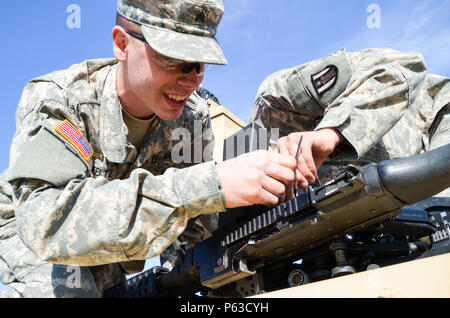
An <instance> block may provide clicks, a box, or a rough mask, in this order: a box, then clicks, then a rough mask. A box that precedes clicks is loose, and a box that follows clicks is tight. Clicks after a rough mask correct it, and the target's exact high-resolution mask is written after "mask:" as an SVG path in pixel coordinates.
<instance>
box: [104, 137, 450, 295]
mask: <svg viewBox="0 0 450 318" xmlns="http://www.w3.org/2000/svg"><path fill="white" fill-rule="evenodd" d="M449 163H450V144H448V145H446V146H443V147H440V148H438V149H435V150H432V151H429V152H426V153H423V154H419V155H414V156H411V157H407V158H403V159H394V160H387V161H383V162H380V163H378V164H375V163H373V164H369V165H367V166H364V167H354V166H349V167H347V168H346V169H345V170H344V171H343V172H342V173H340V174H339V175H338V176H337V177H336V178H334V179H333V180H331V181H329V182H327V183H325V184H323V185H321V186H319V187H315V188H312V187H309V188H308V189H307V190H306V191H304V192H299V193H298V194H297V196H296V197H295V198H293V199H291V200H289V201H287V202H285V203H283V204H281V205H279V206H277V207H274V208H271V209H268V208H265V207H262V206H253V207H243V208H237V209H231V210H228V211H227V212H225V213H221V214H220V215H219V229H218V230H217V231H215V232H214V233H213V235H212V236H211V237H210V238H208V239H206V240H204V241H202V242H200V243H199V244H197V245H196V246H195V247H194V248H192V249H188V250H187V251H186V254H185V258H184V263H183V264H181V265H178V266H176V267H175V268H174V269H173V270H172V271H171V272H169V273H164V271H161V270H160V268H158V270H155V269H151V270H149V271H147V272H144V273H142V274H140V275H138V276H136V277H135V278H133V279H132V280H130V281H127V282H126V284H124V285H122V286H116V287H114V288H113V289H110V290H108V291H106V292H105V294H104V296H106V297H124V296H127V297H137V296H147V297H148V296H164V295H165V296H177V295H178V296H183V295H193V293H194V292H195V290H197V291H198V290H199V289H201V288H202V287H203V288H205V287H206V288H209V289H218V288H220V287H222V286H225V285H227V284H230V283H232V282H235V281H237V280H240V279H242V278H245V277H247V276H251V275H254V274H256V272H257V271H258V270H259V269H261V268H264V266H267V265H269V264H274V263H277V262H282V261H283V260H286V259H290V258H292V257H293V256H295V255H301V254H302V253H305V252H307V251H308V250H310V249H312V248H314V247H318V246H321V245H322V244H324V243H326V242H329V241H331V240H333V239H335V238H338V237H341V236H343V235H345V234H348V233H353V232H357V231H359V230H362V229H365V228H367V227H369V226H371V225H374V224H377V223H379V222H381V221H384V220H386V219H388V218H390V217H393V216H395V215H397V214H399V213H400V212H401V211H402V210H401V208H402V207H404V206H406V205H409V204H413V203H415V202H418V201H421V200H423V199H425V198H428V197H430V196H433V195H435V194H437V193H439V192H441V191H443V190H445V189H446V188H448V187H449V186H450V164H449ZM143 280H145V281H143ZM143 288H144V289H143Z"/></svg>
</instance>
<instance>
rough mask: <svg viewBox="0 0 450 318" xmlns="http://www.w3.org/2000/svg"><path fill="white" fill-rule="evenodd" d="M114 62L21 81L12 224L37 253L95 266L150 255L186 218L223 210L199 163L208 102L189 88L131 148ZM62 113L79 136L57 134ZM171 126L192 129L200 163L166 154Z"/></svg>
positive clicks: (205, 148)
mask: <svg viewBox="0 0 450 318" xmlns="http://www.w3.org/2000/svg"><path fill="white" fill-rule="evenodd" d="M117 66H118V64H117V61H116V60H114V59H101V60H90V61H86V62H84V63H81V64H77V65H73V66H72V67H70V68H69V69H68V70H64V71H57V72H53V73H51V74H49V75H45V76H43V77H40V78H37V79H34V80H32V81H30V82H29V83H28V85H27V86H26V87H25V89H24V92H23V95H22V98H21V101H20V104H19V107H18V110H17V113H16V126H17V131H16V134H15V137H14V140H13V145H12V148H11V157H10V169H9V172H10V178H9V179H10V183H11V185H12V186H13V190H14V212H15V217H16V219H17V232H18V234H19V236H20V238H21V240H22V241H23V242H24V243H25V245H26V246H28V247H29V248H30V249H31V250H32V251H33V252H34V253H35V254H36V255H38V256H39V258H40V259H42V260H44V261H47V262H51V263H58V264H75V265H79V266H95V265H101V264H107V263H114V262H121V261H128V260H144V259H149V258H152V257H154V256H156V255H158V254H160V253H161V252H162V251H163V250H164V249H165V248H166V247H168V246H169V245H170V244H171V243H172V242H173V241H174V240H175V239H176V238H177V237H178V236H179V235H180V234H181V233H182V232H183V230H184V229H185V227H186V224H187V222H188V220H190V219H192V218H195V217H196V216H199V215H200V214H212V213H215V212H221V211H224V210H225V203H224V195H223V191H222V190H221V185H220V181H219V179H218V176H217V173H216V172H215V169H214V163H213V162H212V161H209V162H203V159H204V158H205V159H207V160H208V159H211V158H212V150H213V149H212V148H213V144H214V143H213V135H212V131H211V129H210V124H211V122H210V117H209V111H208V106H207V103H206V102H205V101H204V100H202V99H201V98H200V97H199V96H198V95H197V94H193V95H192V96H191V97H190V99H189V100H188V103H187V105H186V107H185V109H184V112H183V113H182V115H181V117H180V118H179V119H178V120H176V121H171V122H166V121H162V120H157V121H156V123H155V124H154V125H153V127H152V128H151V129H152V130H151V131H150V130H149V133H148V135H147V137H146V140H145V141H144V144H143V145H142V148H141V149H140V151H138V150H137V149H135V148H134V146H133V145H132V144H131V143H130V142H129V140H128V139H127V127H126V125H125V124H124V122H123V118H122V113H121V106H120V101H119V98H118V96H117V90H116V85H115V83H116V72H117ZM65 120H68V122H70V123H71V124H72V125H73V127H72V128H70V127H69V130H70V131H71V132H69V133H72V134H75V135H77V132H76V131H78V133H79V134H80V135H78V136H77V137H76V138H75V139H78V140H79V141H80V143H78V144H77V143H76V140H74V138H73V137H71V136H70V135H69V133H64V132H62V133H61V131H62V128H61V127H62V126H61V124H63V123H64V121H65ZM177 128H181V129H185V130H181V132H189V133H190V134H191V135H189V136H187V137H186V134H184V135H183V136H184V137H183V138H190V139H189V140H186V139H183V141H184V142H185V143H184V145H188V146H190V147H192V148H194V150H195V151H193V152H192V157H194V156H197V158H196V160H197V162H202V163H200V164H197V165H193V164H191V163H186V162H180V163H178V164H177V163H175V162H174V161H173V160H172V156H171V152H172V150H173V149H174V150H177V149H178V148H179V147H178V148H175V147H177V143H178V140H181V138H182V137H181V135H182V134H176V133H174V132H176V129H177ZM75 129H76V131H75ZM177 138H178V139H177ZM74 141H75V142H74ZM186 141H187V143H186ZM178 145H179V144H178ZM90 147H91V149H89V148H90ZM199 149H200V151H201V154H202V155H203V156H201V157H202V158H200V159H199V158H198V153H199ZM82 150H83V151H82ZM89 150H92V154H90V151H89ZM183 150H184V151H186V148H183ZM177 151H180V149H178V150H177ZM194 152H195V153H194ZM89 156H90V157H89ZM205 161H206V160H205ZM191 162H193V161H191ZM197 162H194V163H197Z"/></svg>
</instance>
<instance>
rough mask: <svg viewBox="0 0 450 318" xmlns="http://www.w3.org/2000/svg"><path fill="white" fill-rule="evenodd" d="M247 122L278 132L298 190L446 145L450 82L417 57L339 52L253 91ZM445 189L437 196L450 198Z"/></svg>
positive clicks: (385, 50)
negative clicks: (293, 163) (352, 168)
mask: <svg viewBox="0 0 450 318" xmlns="http://www.w3.org/2000/svg"><path fill="white" fill-rule="evenodd" d="M251 121H254V122H257V123H259V124H260V125H261V126H263V127H266V128H268V129H270V128H272V127H279V129H280V134H279V135H280V136H281V138H280V139H279V140H273V141H272V146H273V147H274V148H277V149H278V150H279V151H280V153H284V154H289V155H291V156H295V154H296V151H297V145H298V143H299V140H300V137H301V136H303V139H302V148H301V151H300V154H301V155H300V156H299V160H298V169H299V170H300V173H298V174H297V175H298V176H299V186H301V187H306V186H307V185H308V184H311V183H314V182H316V181H318V180H320V182H322V183H323V182H326V181H327V180H329V179H330V178H332V177H333V176H334V175H335V174H336V172H338V171H339V170H341V169H342V167H344V166H346V165H348V164H353V165H366V164H368V163H370V162H380V161H382V160H387V159H395V158H401V157H406V156H410V155H414V154H418V153H420V152H422V151H428V150H431V149H434V148H438V147H440V146H443V145H446V144H448V143H449V142H450V129H449V127H450V80H449V79H448V78H446V77H443V76H439V75H435V74H430V73H428V72H427V68H426V65H425V61H424V58H423V56H422V55H421V54H420V53H411V52H400V51H397V50H393V49H389V48H383V49H376V48H375V49H365V50H362V51H359V52H347V51H345V50H341V51H339V52H335V53H333V54H330V55H329V56H327V57H324V58H322V59H319V60H315V61H311V62H308V63H305V64H302V65H298V66H295V67H292V68H289V69H285V70H281V71H278V72H276V73H274V74H272V75H270V76H269V77H267V78H266V79H265V80H264V81H263V82H262V84H261V85H260V88H259V90H258V93H257V95H256V99H255V103H254V107H253V110H252V115H251ZM449 194H450V193H449V191H448V189H447V190H446V191H444V192H443V193H441V194H439V196H449Z"/></svg>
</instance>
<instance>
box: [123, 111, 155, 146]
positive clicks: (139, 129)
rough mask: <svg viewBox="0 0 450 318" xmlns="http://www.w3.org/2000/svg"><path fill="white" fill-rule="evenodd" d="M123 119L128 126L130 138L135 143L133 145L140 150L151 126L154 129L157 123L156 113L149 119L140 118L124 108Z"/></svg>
mask: <svg viewBox="0 0 450 318" xmlns="http://www.w3.org/2000/svg"><path fill="white" fill-rule="evenodd" d="M122 114H123V120H124V122H125V125H127V128H128V139H129V140H130V142H131V143H132V144H133V146H134V147H135V148H136V149H137V150H139V149H140V148H141V146H142V144H143V143H144V141H145V137H146V136H147V132H148V131H149V129H150V128H152V129H153V127H154V126H155V125H154V124H156V122H157V120H156V118H157V117H156V115H155V114H153V115H152V116H151V117H150V118H148V119H139V118H136V117H134V116H132V115H130V114H128V113H127V112H126V111H125V109H123V108H122Z"/></svg>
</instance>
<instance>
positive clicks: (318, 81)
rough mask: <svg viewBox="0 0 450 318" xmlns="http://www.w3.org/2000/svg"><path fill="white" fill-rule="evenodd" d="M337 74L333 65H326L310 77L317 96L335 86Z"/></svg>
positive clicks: (336, 69)
mask: <svg viewBox="0 0 450 318" xmlns="http://www.w3.org/2000/svg"><path fill="white" fill-rule="evenodd" d="M338 73H339V71H338V68H337V67H336V66H335V65H328V66H327V67H325V68H324V69H323V70H321V71H320V72H318V73H316V74H314V75H312V76H311V80H312V83H313V85H314V88H315V89H316V92H317V94H319V96H320V95H322V94H324V93H325V92H326V91H327V90H329V89H331V88H332V87H333V86H334V84H336V82H337V79H338Z"/></svg>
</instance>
